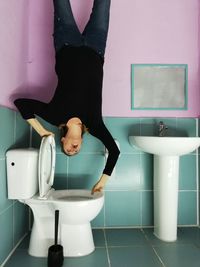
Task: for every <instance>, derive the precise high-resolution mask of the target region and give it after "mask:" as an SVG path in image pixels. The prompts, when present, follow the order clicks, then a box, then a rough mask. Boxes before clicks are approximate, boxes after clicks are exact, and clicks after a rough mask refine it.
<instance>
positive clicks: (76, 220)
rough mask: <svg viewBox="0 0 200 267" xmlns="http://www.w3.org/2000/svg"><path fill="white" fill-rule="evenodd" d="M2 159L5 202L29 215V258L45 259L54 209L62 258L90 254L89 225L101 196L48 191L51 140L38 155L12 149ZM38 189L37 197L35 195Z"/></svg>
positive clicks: (51, 176) (52, 154)
mask: <svg viewBox="0 0 200 267" xmlns="http://www.w3.org/2000/svg"><path fill="white" fill-rule="evenodd" d="M38 155H39V156H38ZM6 157H7V179H8V198H9V199H18V200H19V201H20V202H23V203H25V204H27V205H28V206H30V208H31V209H32V211H33V217H34V221H33V227H32V231H31V237H30V244H29V254H30V255H32V256H36V257H47V255H48V248H49V246H51V245H53V243H54V214H55V210H56V209H58V210H59V211H60V219H59V238H58V240H59V243H60V244H61V245H62V246H63V250H64V256H70V257H77V256H84V255H88V254H90V253H91V252H92V251H94V249H95V247H94V242H93V235H92V230H91V225H90V221H91V220H93V219H94V218H95V217H96V216H97V215H98V213H99V212H100V211H101V209H102V207H103V204H104V195H103V193H95V194H94V195H92V194H91V191H89V190H54V189H53V188H52V185H53V180H54V169H55V143H54V139H53V138H52V137H51V136H49V137H45V138H43V140H42V143H41V147H40V150H39V151H38V150H36V149H15V150H10V151H8V152H7V154H6ZM37 162H38V164H37ZM35 169H38V170H39V172H38V173H37V170H35ZM37 178H38V179H37ZM30 185H31V187H32V188H31V189H30ZM38 185H39V193H36V192H37V191H38Z"/></svg>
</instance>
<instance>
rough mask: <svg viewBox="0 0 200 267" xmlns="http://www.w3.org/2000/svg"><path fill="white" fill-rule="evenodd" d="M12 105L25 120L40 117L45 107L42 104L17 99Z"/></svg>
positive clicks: (25, 99) (31, 100) (36, 101)
mask: <svg viewBox="0 0 200 267" xmlns="http://www.w3.org/2000/svg"><path fill="white" fill-rule="evenodd" d="M14 104H15V106H16V107H17V109H18V110H19V112H20V113H21V115H22V117H23V118H24V119H25V120H28V119H32V118H35V115H39V116H40V115H41V114H42V111H44V109H45V106H46V104H45V103H43V102H40V101H38V100H34V99H27V98H18V99H16V100H15V101H14Z"/></svg>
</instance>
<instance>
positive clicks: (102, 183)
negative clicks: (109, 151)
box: [92, 174, 109, 194]
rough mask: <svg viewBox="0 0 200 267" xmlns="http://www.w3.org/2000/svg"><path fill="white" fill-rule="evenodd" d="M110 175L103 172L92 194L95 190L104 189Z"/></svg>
mask: <svg viewBox="0 0 200 267" xmlns="http://www.w3.org/2000/svg"><path fill="white" fill-rule="evenodd" d="M108 178H109V176H108V175H107V174H102V176H101V178H100V179H99V181H98V182H97V183H96V184H95V185H94V186H93V188H92V194H94V193H95V192H101V191H102V190H103V189H104V186H105V184H106V182H107V180H108Z"/></svg>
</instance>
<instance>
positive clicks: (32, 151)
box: [6, 147, 39, 157]
mask: <svg viewBox="0 0 200 267" xmlns="http://www.w3.org/2000/svg"><path fill="white" fill-rule="evenodd" d="M38 152H39V150H38V149H37V148H33V147H30V148H15V149H11V150H8V151H7V152H6V157H9V156H11V155H12V156H17V155H23V154H24V155H26V156H27V153H28V154H29V156H30V155H33V156H38Z"/></svg>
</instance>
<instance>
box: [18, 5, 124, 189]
mask: <svg viewBox="0 0 200 267" xmlns="http://www.w3.org/2000/svg"><path fill="white" fill-rule="evenodd" d="M109 10H110V0H94V5H93V9H92V13H91V16H90V19H89V21H88V23H87V25H86V27H85V29H84V31H83V32H82V33H81V32H80V31H79V29H78V27H77V25H76V22H75V20H74V17H73V13H72V9H71V5H70V2H69V0H54V35H53V36H54V46H55V56H56V65H55V71H56V74H57V77H58V84H57V88H56V90H55V93H54V96H53V97H52V99H51V101H50V102H49V103H44V102H41V101H38V100H35V99H26V98H20V99H16V100H15V101H14V103H15V105H16V107H17V108H18V110H19V111H20V113H21V115H22V117H23V118H24V119H25V120H27V122H28V123H29V124H30V125H31V126H32V127H33V128H34V129H35V131H36V132H37V133H38V134H39V135H40V136H41V137H43V136H47V135H52V134H53V133H52V132H50V131H48V130H47V129H45V128H44V127H43V126H42V124H41V123H40V122H39V120H38V119H37V118H36V117H35V115H37V116H39V117H41V118H42V119H44V120H46V121H47V122H49V123H50V124H52V125H55V126H57V127H59V128H61V129H62V131H63V133H64V134H63V136H62V138H61V143H62V148H63V152H64V153H65V154H67V155H69V156H72V155H75V154H76V153H78V152H79V151H80V149H81V144H82V141H83V137H84V133H85V131H86V129H87V131H88V132H89V133H90V134H91V135H93V136H95V137H96V138H98V139H99V140H101V142H102V143H103V144H104V146H105V147H106V148H107V150H108V153H109V155H108V159H107V162H106V165H105V168H104V170H103V172H102V175H101V177H100V179H99V180H98V182H97V183H96V184H95V185H94V187H93V189H92V192H93V193H94V192H96V191H101V190H103V188H104V186H105V184H106V181H107V180H108V178H109V176H110V175H111V173H112V171H113V168H114V166H115V164H116V162H117V159H118V156H119V153H120V152H119V149H118V147H117V145H116V143H115V141H114V139H113V137H112V135H111V134H110V132H109V131H108V129H107V128H106V126H105V125H104V122H103V118H102V83H103V64H104V53H105V47H106V40H107V33H108V26H109Z"/></svg>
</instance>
